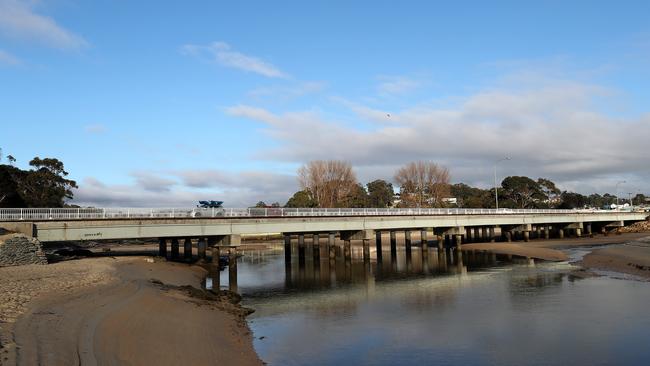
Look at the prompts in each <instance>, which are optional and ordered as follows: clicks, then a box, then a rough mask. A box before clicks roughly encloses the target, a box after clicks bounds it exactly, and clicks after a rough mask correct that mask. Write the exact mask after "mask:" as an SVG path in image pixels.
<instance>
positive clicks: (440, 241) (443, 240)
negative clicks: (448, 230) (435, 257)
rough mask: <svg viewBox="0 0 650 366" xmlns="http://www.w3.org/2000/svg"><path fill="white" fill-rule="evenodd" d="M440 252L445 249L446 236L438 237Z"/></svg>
mask: <svg viewBox="0 0 650 366" xmlns="http://www.w3.org/2000/svg"><path fill="white" fill-rule="evenodd" d="M437 239H438V250H439V251H440V250H444V249H445V236H444V235H438V237H437Z"/></svg>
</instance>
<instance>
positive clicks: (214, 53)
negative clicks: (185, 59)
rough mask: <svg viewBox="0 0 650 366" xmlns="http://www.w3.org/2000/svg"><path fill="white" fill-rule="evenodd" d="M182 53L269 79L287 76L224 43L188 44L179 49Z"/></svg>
mask: <svg viewBox="0 0 650 366" xmlns="http://www.w3.org/2000/svg"><path fill="white" fill-rule="evenodd" d="M181 50H182V52H183V53H185V54H188V55H193V56H198V57H204V56H205V54H207V55H209V56H210V60H211V61H215V62H217V63H218V64H220V65H222V66H226V67H232V68H235V69H239V70H244V71H248V72H253V73H256V74H259V75H263V76H266V77H269V78H286V77H288V75H287V74H286V73H284V72H283V71H281V70H280V69H278V68H277V67H275V66H274V65H272V64H270V63H268V62H266V61H263V60H261V59H259V58H257V57H253V56H248V55H245V54H243V53H241V52H237V51H234V50H233V49H232V48H231V47H230V45H229V44H227V43H225V42H214V43H212V44H210V45H207V46H201V45H193V44H188V45H184V46H183V47H182V48H181Z"/></svg>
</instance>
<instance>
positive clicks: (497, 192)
mask: <svg viewBox="0 0 650 366" xmlns="http://www.w3.org/2000/svg"><path fill="white" fill-rule="evenodd" d="M505 160H510V157H505V158H503V159H499V160H497V161H496V162H495V163H494V200H495V203H496V206H497V210H498V209H499V189H498V188H497V164H499V163H500V162H502V161H505Z"/></svg>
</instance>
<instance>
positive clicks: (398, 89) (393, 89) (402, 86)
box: [377, 76, 421, 94]
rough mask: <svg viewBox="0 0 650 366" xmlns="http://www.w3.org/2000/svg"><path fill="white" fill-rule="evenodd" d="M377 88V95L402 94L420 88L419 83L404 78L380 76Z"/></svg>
mask: <svg viewBox="0 0 650 366" xmlns="http://www.w3.org/2000/svg"><path fill="white" fill-rule="evenodd" d="M380 80H382V81H381V82H380V83H379V85H378V86H377V91H378V92H379V94H404V93H407V92H410V91H412V90H414V89H417V88H418V87H420V85H421V83H420V82H419V81H417V80H413V79H410V78H407V77H404V76H381V77H380Z"/></svg>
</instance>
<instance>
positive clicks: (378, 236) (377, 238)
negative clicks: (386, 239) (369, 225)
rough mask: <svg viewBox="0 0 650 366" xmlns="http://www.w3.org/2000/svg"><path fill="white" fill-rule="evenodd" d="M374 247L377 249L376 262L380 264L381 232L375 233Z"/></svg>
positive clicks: (381, 254)
mask: <svg viewBox="0 0 650 366" xmlns="http://www.w3.org/2000/svg"><path fill="white" fill-rule="evenodd" d="M375 246H376V249H377V262H380V261H381V259H382V256H383V253H382V250H381V249H382V247H381V230H377V231H375Z"/></svg>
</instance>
